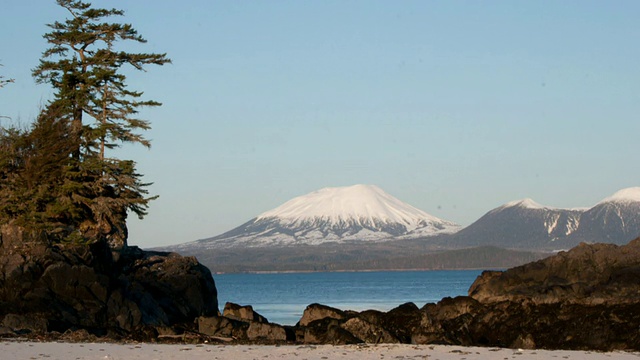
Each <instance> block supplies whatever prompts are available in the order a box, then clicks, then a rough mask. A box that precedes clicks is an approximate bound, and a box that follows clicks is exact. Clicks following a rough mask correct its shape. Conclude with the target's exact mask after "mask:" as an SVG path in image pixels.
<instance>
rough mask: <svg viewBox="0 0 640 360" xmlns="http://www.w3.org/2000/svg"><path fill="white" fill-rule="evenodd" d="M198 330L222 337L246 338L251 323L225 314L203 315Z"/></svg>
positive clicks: (199, 320) (199, 319) (205, 333)
mask: <svg viewBox="0 0 640 360" xmlns="http://www.w3.org/2000/svg"><path fill="white" fill-rule="evenodd" d="M197 321H198V332H200V333H201V334H204V335H209V336H217V337H222V338H233V339H246V338H247V329H248V328H249V324H248V323H247V322H244V321H238V320H234V319H229V318H227V317H223V316H201V317H199V318H198V320H197Z"/></svg>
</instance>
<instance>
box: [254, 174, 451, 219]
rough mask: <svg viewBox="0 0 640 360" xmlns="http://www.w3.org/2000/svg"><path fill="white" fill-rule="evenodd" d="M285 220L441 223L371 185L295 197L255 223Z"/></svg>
mask: <svg viewBox="0 0 640 360" xmlns="http://www.w3.org/2000/svg"><path fill="white" fill-rule="evenodd" d="M267 218H280V219H286V220H289V221H291V222H297V221H303V220H307V219H323V220H327V221H330V222H331V223H332V224H336V223H340V222H343V221H345V220H347V219H354V218H355V219H362V220H364V221H367V220H372V219H377V220H382V221H389V222H391V221H393V222H397V223H401V224H405V225H414V224H416V223H417V222H419V221H424V220H430V221H442V220H440V219H438V218H436V217H434V216H432V215H429V214H427V213H426V212H424V211H422V210H419V209H417V208H415V207H413V206H411V205H408V204H406V203H404V202H402V201H400V200H398V199H396V198H395V197H393V196H391V195H389V194H387V193H386V192H384V191H383V190H382V189H380V188H379V187H377V186H375V185H362V184H359V185H353V186H344V187H328V188H323V189H320V190H316V191H313V192H311V193H309V194H306V195H302V196H298V197H296V198H294V199H291V200H289V201H287V202H286V203H284V204H282V205H281V206H279V207H277V208H275V209H273V210H270V211H267V212H264V213H262V214H260V215H259V216H258V218H257V219H258V220H261V219H267Z"/></svg>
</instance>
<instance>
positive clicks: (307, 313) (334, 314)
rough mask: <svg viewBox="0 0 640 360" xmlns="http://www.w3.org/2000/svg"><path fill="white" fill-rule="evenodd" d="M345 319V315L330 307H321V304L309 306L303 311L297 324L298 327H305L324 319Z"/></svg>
mask: <svg viewBox="0 0 640 360" xmlns="http://www.w3.org/2000/svg"><path fill="white" fill-rule="evenodd" d="M346 317H347V314H346V313H345V312H344V311H342V310H340V309H336V308H332V307H330V306H326V305H321V304H311V305H309V306H307V307H306V308H305V309H304V312H303V313H302V317H301V318H300V321H299V322H298V325H299V326H307V325H309V324H310V323H311V322H313V321H316V320H320V319H324V318H331V319H336V320H342V319H344V318H346Z"/></svg>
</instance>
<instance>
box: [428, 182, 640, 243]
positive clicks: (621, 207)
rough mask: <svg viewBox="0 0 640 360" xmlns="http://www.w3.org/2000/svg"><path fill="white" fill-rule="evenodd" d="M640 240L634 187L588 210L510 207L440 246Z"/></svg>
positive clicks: (639, 202) (639, 200) (527, 204)
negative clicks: (638, 238) (637, 238)
mask: <svg viewBox="0 0 640 360" xmlns="http://www.w3.org/2000/svg"><path fill="white" fill-rule="evenodd" d="M638 236H640V187H634V188H628V189H623V190H620V191H618V192H616V193H615V194H614V195H613V196H611V197H608V198H606V199H604V200H602V201H600V202H599V203H598V204H596V205H595V206H593V207H592V208H589V209H559V208H552V207H547V206H542V205H540V204H537V203H536V202H534V201H533V200H531V199H525V200H520V201H514V202H510V203H508V204H505V205H502V206H500V207H498V208H496V209H493V210H491V211H489V212H488V213H487V214H485V215H484V216H482V217H481V218H480V219H478V220H477V221H476V222H474V223H473V224H471V225H469V226H467V227H465V228H464V229H461V230H460V231H458V232H456V233H455V234H452V235H451V236H446V237H441V238H439V239H437V242H438V243H439V244H441V245H442V246H447V247H470V246H487V245H491V246H500V247H504V248H510V249H528V250H534V249H535V250H566V249H570V248H571V247H573V246H575V245H577V244H579V243H581V242H588V243H594V242H607V243H614V244H619V245H623V244H626V243H628V242H629V241H630V240H633V239H634V238H636V237H638Z"/></svg>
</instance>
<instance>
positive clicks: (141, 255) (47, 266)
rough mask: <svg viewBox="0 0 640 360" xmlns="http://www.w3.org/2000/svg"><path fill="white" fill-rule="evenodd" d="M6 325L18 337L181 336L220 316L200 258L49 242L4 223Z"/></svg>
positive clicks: (1, 267)
mask: <svg viewBox="0 0 640 360" xmlns="http://www.w3.org/2000/svg"><path fill="white" fill-rule="evenodd" d="M0 235H1V236H0V323H1V325H2V326H3V327H4V328H5V329H9V330H11V331H14V332H18V333H20V332H22V333H25V332H27V333H28V332H34V333H43V332H53V331H55V332H60V333H63V332H65V331H68V330H70V329H71V330H78V329H85V330H86V331H88V332H89V333H92V334H94V335H100V336H103V335H109V336H112V337H120V336H138V335H140V334H145V333H147V332H148V331H151V333H152V334H153V333H156V334H157V333H175V332H179V331H180V327H181V326H185V325H183V324H187V325H189V324H191V323H193V321H194V319H196V318H197V317H199V316H203V315H215V314H217V312H218V302H217V293H216V288H215V283H214V281H213V278H212V276H211V273H210V272H209V270H208V269H207V268H206V267H204V266H202V265H201V264H199V263H198V262H197V261H196V259H195V258H191V257H182V256H180V255H178V254H174V253H160V252H145V251H142V250H140V249H138V248H137V247H125V248H122V249H120V250H119V253H118V256H117V260H116V259H114V257H113V254H112V252H113V250H114V249H112V248H111V247H110V246H109V244H108V243H107V242H106V241H105V242H100V241H99V242H95V243H92V244H89V245H69V244H50V243H49V242H48V240H47V238H46V237H45V236H42V235H40V234H37V233H25V231H24V230H23V229H21V228H19V227H16V226H8V225H4V226H3V227H2V229H1V232H0Z"/></svg>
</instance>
